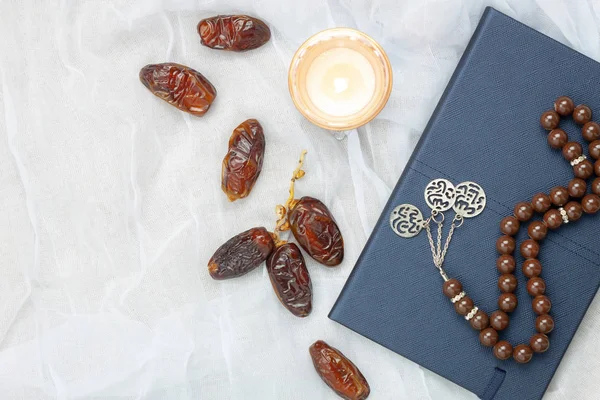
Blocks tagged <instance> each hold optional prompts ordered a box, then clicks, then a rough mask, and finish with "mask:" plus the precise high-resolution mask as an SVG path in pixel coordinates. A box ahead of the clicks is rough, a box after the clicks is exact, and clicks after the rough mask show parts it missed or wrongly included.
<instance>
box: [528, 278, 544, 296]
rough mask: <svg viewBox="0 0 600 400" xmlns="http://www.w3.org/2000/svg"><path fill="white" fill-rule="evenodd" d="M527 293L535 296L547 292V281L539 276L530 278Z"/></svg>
mask: <svg viewBox="0 0 600 400" xmlns="http://www.w3.org/2000/svg"><path fill="white" fill-rule="evenodd" d="M527 293H529V294H530V295H531V296H534V297H535V296H539V295H541V294H544V293H546V282H545V281H544V280H543V279H542V278H540V277H539V276H536V277H534V278H531V279H529V280H528V281H527Z"/></svg>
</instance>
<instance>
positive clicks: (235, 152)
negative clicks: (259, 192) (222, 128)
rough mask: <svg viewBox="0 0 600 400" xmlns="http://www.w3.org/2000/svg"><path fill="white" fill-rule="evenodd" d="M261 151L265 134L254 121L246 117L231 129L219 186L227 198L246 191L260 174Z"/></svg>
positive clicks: (249, 189) (244, 194) (234, 198)
mask: <svg viewBox="0 0 600 400" xmlns="http://www.w3.org/2000/svg"><path fill="white" fill-rule="evenodd" d="M264 154H265V135H264V134H263V129H262V126H260V124H259V123H258V121H257V120H255V119H249V120H246V121H244V122H242V123H241V124H240V125H239V126H238V127H237V128H235V130H234V131H233V134H232V135H231V138H230V139H229V152H228V153H227V155H226V156H225V158H224V159H223V169H222V172H221V188H222V189H223V192H225V194H226V195H227V197H228V198H229V201H235V200H237V199H241V198H243V197H246V196H248V195H249V194H250V191H251V190H252V187H253V186H254V184H255V183H256V180H257V179H258V176H259V175H260V171H261V169H262V164H263V157H264Z"/></svg>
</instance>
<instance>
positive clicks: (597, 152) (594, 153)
mask: <svg viewBox="0 0 600 400" xmlns="http://www.w3.org/2000/svg"><path fill="white" fill-rule="evenodd" d="M588 150H589V151H590V157H592V158H593V159H594V160H598V159H600V140H594V141H593V142H592V143H590V145H589V146H588Z"/></svg>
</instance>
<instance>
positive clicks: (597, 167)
mask: <svg viewBox="0 0 600 400" xmlns="http://www.w3.org/2000/svg"><path fill="white" fill-rule="evenodd" d="M594 173H595V174H596V176H600V160H596V162H595V163H594Z"/></svg>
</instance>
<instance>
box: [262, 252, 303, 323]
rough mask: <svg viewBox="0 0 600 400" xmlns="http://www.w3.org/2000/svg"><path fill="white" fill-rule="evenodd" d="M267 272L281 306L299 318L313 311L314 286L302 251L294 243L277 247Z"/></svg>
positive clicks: (272, 254)
mask: <svg viewBox="0 0 600 400" xmlns="http://www.w3.org/2000/svg"><path fill="white" fill-rule="evenodd" d="M267 272H268V273H269V278H271V284H272V285H273V289H274V290H275V293H276V294H277V297H278V298H279V301H281V304H283V306H284V307H285V308H287V309H288V310H289V311H290V312H291V313H292V314H294V315H295V316H297V317H306V316H307V315H308V314H310V312H311V310H312V284H311V283H310V275H309V274H308V269H307V268H306V263H305V262H304V257H303V256H302V253H301V252H300V249H299V248H298V246H296V244H294V243H285V244H283V245H281V246H279V247H277V248H276V249H275V250H274V251H273V253H271V255H270V256H269V258H267Z"/></svg>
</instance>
